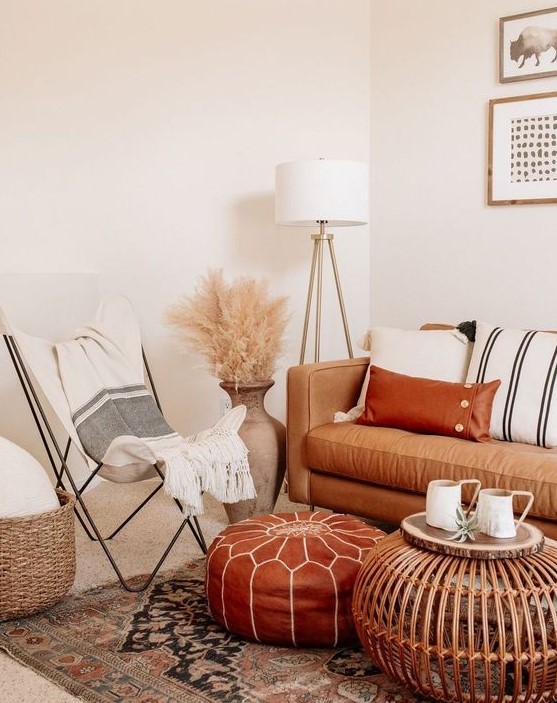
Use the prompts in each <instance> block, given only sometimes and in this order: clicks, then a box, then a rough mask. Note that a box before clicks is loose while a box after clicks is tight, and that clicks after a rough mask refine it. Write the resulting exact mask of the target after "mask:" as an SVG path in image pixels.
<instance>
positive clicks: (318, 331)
mask: <svg viewBox="0 0 557 703" xmlns="http://www.w3.org/2000/svg"><path fill="white" fill-rule="evenodd" d="M315 244H316V246H317V248H318V251H319V255H318V257H317V295H316V301H315V302H316V304H315V354H314V361H315V363H317V362H318V361H319V348H320V345H321V300H322V294H323V237H322V236H320V237H319V239H316V240H315Z"/></svg>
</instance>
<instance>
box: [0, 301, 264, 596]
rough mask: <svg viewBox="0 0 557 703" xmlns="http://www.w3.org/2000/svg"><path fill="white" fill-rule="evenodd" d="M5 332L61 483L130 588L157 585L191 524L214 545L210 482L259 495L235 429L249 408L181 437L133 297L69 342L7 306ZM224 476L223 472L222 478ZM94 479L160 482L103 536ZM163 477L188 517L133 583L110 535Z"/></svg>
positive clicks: (232, 494) (224, 490)
mask: <svg viewBox="0 0 557 703" xmlns="http://www.w3.org/2000/svg"><path fill="white" fill-rule="evenodd" d="M0 332H1V333H2V335H3V337H4V341H5V343H6V346H7V348H8V352H9V355H10V358H11V360H12V363H13V366H14V368H15V371H16V374H17V376H18V379H19V382H20V384H21V387H22V389H23V392H24V394H25V397H26V399H27V402H28V404H29V407H30V409H31V413H32V415H33V419H34V421H35V424H36V426H37V429H38V431H39V434H40V437H41V440H42V442H43V445H44V448H45V450H46V453H47V456H48V460H49V462H50V464H51V466H52V469H53V471H54V474H55V477H56V487H57V488H62V489H66V485H65V483H66V481H67V482H68V483H69V485H70V487H71V490H72V491H73V493H74V494H75V496H76V499H77V501H76V516H77V519H78V520H79V522H80V524H81V525H82V527H83V529H84V530H85V533H86V534H87V536H88V537H89V539H91V540H94V541H98V542H99V544H100V545H101V547H102V549H103V550H104V552H105V554H106V556H107V557H108V559H109V561H110V564H111V565H112V568H113V569H114V571H115V573H116V575H117V577H118V579H119V580H120V583H121V584H122V586H123V587H124V588H125V589H126V590H128V591H143V590H145V589H146V588H147V587H148V586H149V584H150V583H151V582H152V580H153V579H154V577H155V576H156V574H157V572H158V571H159V569H160V567H161V566H162V564H163V562H164V560H165V559H166V557H167V556H168V554H169V552H170V550H171V549H172V547H173V546H174V544H175V543H176V540H177V539H178V537H179V536H180V534H181V532H182V530H183V529H184V527H185V526H186V525H187V526H188V527H189V529H190V530H191V532H192V534H193V536H194V538H195V540H196V542H197V544H198V545H199V547H200V548H201V550H202V552H203V553H206V552H207V546H206V543H205V539H204V537H203V533H202V531H201V527H200V525H199V522H198V519H197V517H196V513H198V512H201V511H202V502H201V500H202V498H201V494H202V492H203V491H204V490H209V491H211V492H212V493H213V495H215V497H217V499H219V500H222V501H225V502H235V501H236V500H242V499H245V498H252V497H254V495H255V491H254V488H253V482H252V480H251V476H250V474H249V466H248V464H247V451H246V448H245V446H244V445H243V443H242V442H241V440H240V438H239V437H238V435H237V429H238V427H239V426H240V425H241V423H242V421H243V419H244V416H245V408H243V407H241V408H235V409H234V410H233V411H231V413H229V414H228V416H226V417H225V418H224V419H222V420H221V421H219V423H217V425H215V427H214V428H211V429H210V430H206V431H204V432H201V433H199V434H198V435H196V436H194V437H188V438H183V437H180V435H178V434H177V433H176V432H174V431H173V430H172V428H170V427H169V426H168V425H167V424H166V421H165V420H164V417H163V415H162V411H161V406H160V402H159V398H158V395H157V392H156V389H155V385H154V382H153V377H152V375H151V371H150V369H149V365H148V363H147V358H146V356H145V352H144V350H143V347H142V345H141V341H140V336H139V327H138V325H137V320H136V318H135V316H134V314H133V310H132V308H131V305H130V303H129V301H128V300H126V299H125V298H110V299H106V300H105V301H103V302H102V303H101V306H100V307H99V311H98V312H97V317H96V319H95V321H94V322H93V323H91V325H89V326H87V327H85V328H83V329H80V330H78V331H77V333H76V336H75V337H74V338H73V339H72V340H69V341H67V342H61V343H53V342H50V341H47V340H44V339H39V338H37V337H32V336H30V335H28V334H25V333H23V332H21V331H19V330H15V329H14V328H12V327H11V326H10V324H9V322H8V320H7V318H6V316H5V315H4V314H3V313H2V311H1V309H0ZM107 340H108V341H107ZM107 348H108V353H107V352H106V349H107ZM122 381H124V382H123V383H122ZM146 381H148V384H149V387H150V389H151V393H149V391H148V390H147V388H146V386H145V382H146ZM45 399H46V401H47V402H46V403H45V402H44V400H45ZM84 399H88V400H86V402H84ZM47 406H50V408H51V409H52V410H53V411H54V414H55V416H56V417H57V419H58V420H59V423H60V425H61V426H62V428H63V434H64V439H63V440H62V441H59V438H58V437H57V435H59V434H60V432H59V430H57V431H56V432H55V429H54V426H53V423H52V422H51V421H50V420H49V417H48V414H47ZM107 428H109V434H108V435H107ZM103 441H104V445H105V446H102V444H103ZM106 444H109V446H108V448H107V447H106ZM72 446H73V447H74V448H75V449H76V450H77V452H75V451H74V452H72V453H71V454H72V455H76V454H77V457H76V458H77V459H78V460H79V459H80V457H81V459H82V460H84V461H85V462H86V464H87V465H88V467H89V469H90V472H91V473H90V475H89V476H88V478H87V479H86V481H85V482H84V483H82V484H81V485H79V482H78V481H77V480H76V477H75V474H76V467H75V466H73V465H72V466H70V464H73V463H75V462H72V460H70V449H71V448H72ZM81 466H83V464H81ZM219 474H224V479H223V480H222V481H220V483H219V480H220V479H219ZM96 477H100V478H103V479H106V480H109V481H113V482H117V483H135V482H137V481H143V480H146V479H152V478H156V479H157V481H156V485H155V487H154V488H153V490H152V491H151V492H150V493H149V494H148V495H147V497H146V498H145V499H144V500H143V501H142V502H141V503H140V504H139V505H138V506H137V507H136V508H135V509H134V510H133V511H132V512H131V513H130V514H129V515H127V516H126V517H125V519H124V520H123V521H122V522H121V523H120V524H119V525H118V527H116V529H114V530H113V531H112V532H111V533H110V534H109V535H108V536H107V537H103V536H102V534H101V531H100V529H99V527H98V526H97V524H96V522H95V519H94V517H93V515H92V514H91V511H90V510H89V508H88V507H87V503H86V496H85V495H84V494H85V491H86V489H87V488H88V487H90V485H91V482H92V481H93V479H94V478H96ZM221 478H222V477H221ZM165 483H166V486H165V488H166V491H167V492H169V493H171V495H172V496H173V501H174V503H175V504H176V506H177V508H178V509H180V511H181V512H182V520H181V523H180V525H179V527H178V528H177V530H176V531H175V533H174V535H173V536H172V539H171V540H170V542H169V544H168V546H167V547H166V549H165V550H164V552H163V554H162V556H161V557H160V559H159V561H158V562H157V564H156V566H155V567H154V568H153V570H152V571H151V573H150V574H149V575H148V576H147V577H146V579H145V580H144V581H143V582H142V583H140V584H139V585H135V584H133V585H132V584H131V583H130V581H129V580H128V579H126V578H125V577H124V576H123V574H122V572H121V569H120V567H119V565H118V563H117V561H116V559H115V557H114V555H113V553H112V550H111V548H110V546H109V542H110V540H112V539H113V538H114V537H116V535H117V534H118V533H119V532H120V531H121V530H122V529H123V528H124V527H125V526H126V525H127V524H128V523H129V522H130V520H132V519H133V518H134V517H135V516H136V515H137V514H138V513H139V512H140V511H141V510H142V509H143V508H144V507H145V506H146V505H147V503H149V501H150V500H151V499H152V498H154V496H155V495H156V494H157V493H158V492H159V491H160V489H161V488H162V487H163V486H164V485H165Z"/></svg>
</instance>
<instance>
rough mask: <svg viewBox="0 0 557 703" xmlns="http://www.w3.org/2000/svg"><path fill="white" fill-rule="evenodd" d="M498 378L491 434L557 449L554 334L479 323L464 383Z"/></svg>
mask: <svg viewBox="0 0 557 703" xmlns="http://www.w3.org/2000/svg"><path fill="white" fill-rule="evenodd" d="M497 378H498V379H500V380H501V386H500V388H499V390H498V391H497V394H496V395H495V400H494V402H493V411H492V414H491V426H490V429H489V433H490V435H491V436H492V437H494V438H495V439H503V440H507V441H510V442H525V443H526V444H537V445H539V446H541V447H557V334H554V333H551V332H539V331H536V330H518V329H503V328H502V327H495V326H494V325H491V324H488V323H486V322H478V323H477V325H476V341H475V344H474V351H473V353H472V359H471V360H470V368H469V370H468V376H467V379H466V380H467V381H470V382H472V383H475V382H484V381H492V380H495V379H497Z"/></svg>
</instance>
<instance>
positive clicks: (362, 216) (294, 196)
mask: <svg viewBox="0 0 557 703" xmlns="http://www.w3.org/2000/svg"><path fill="white" fill-rule="evenodd" d="M368 180H369V179H368V167H367V164H365V163H363V162H360V161H338V160H333V159H330V160H329V159H316V160H314V161H288V162H286V163H282V164H278V166H277V167H276V169H275V221H276V223H277V224H279V225H292V226H298V227H307V226H310V225H313V224H315V223H316V222H326V223H327V225H328V226H329V227H331V226H333V227H350V226H353V225H365V224H366V223H367V221H368V211H369V192H368V190H369V189H368Z"/></svg>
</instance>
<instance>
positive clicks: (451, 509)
mask: <svg viewBox="0 0 557 703" xmlns="http://www.w3.org/2000/svg"><path fill="white" fill-rule="evenodd" d="M465 483H476V484H477V486H476V490H475V492H474V497H473V498H472V500H471V502H470V506H469V507H468V510H467V511H466V514H468V513H469V512H470V510H471V509H472V506H473V505H474V502H475V501H476V498H477V497H478V493H479V491H480V488H481V483H480V482H479V481H478V479H477V478H467V479H463V480H462V481H450V480H446V479H443V478H440V479H437V480H436V481H430V482H429V484H428V486H427V495H426V502H425V521H426V523H427V524H428V525H430V526H431V527H440V528H441V529H442V530H450V531H451V532H454V531H455V530H457V529H458V526H457V524H456V509H457V508H458V507H459V506H460V505H461V502H462V491H461V486H463V485H464V484H465Z"/></svg>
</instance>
